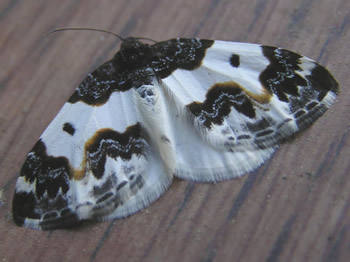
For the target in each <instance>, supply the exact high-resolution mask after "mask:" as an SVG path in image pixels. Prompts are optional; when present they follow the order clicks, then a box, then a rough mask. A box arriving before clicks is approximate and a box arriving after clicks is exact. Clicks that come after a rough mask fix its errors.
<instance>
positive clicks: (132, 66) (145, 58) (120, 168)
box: [13, 37, 338, 230]
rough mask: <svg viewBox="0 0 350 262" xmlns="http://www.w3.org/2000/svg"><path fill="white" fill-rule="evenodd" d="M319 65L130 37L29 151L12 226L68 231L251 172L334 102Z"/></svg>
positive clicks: (258, 49) (247, 50) (272, 52)
mask: <svg viewBox="0 0 350 262" xmlns="http://www.w3.org/2000/svg"><path fill="white" fill-rule="evenodd" d="M337 92H338V84H337V82H336V80H335V79H334V78H333V76H332V75H331V74H330V72H328V71H327V69H325V68H324V67H323V66H321V65H319V64H317V63H316V62H315V61H313V60H311V59H309V58H307V57H305V56H302V55H299V54H296V53H294V52H292V51H288V50H285V49H282V48H276V47H271V46H264V45H257V44H249V43H237V42H227V41H218V40H203V39H185V38H177V39H171V40H167V41H163V42H157V43H155V44H152V45H149V44H147V43H144V41H143V42H142V41H140V39H137V38H132V37H129V38H126V39H124V40H123V41H122V43H121V47H120V50H119V51H118V52H117V53H116V54H115V56H114V57H113V58H112V59H111V60H110V61H108V62H106V63H104V64H103V65H101V66H100V67H98V68H97V69H96V70H95V71H94V72H92V73H90V74H89V75H88V76H87V77H86V78H85V79H84V80H83V82H82V83H81V84H80V85H79V87H78V88H77V89H76V90H75V91H74V93H73V95H72V96H71V98H70V99H69V100H68V102H67V103H66V104H65V105H64V106H63V108H62V109H61V110H60V112H59V113H58V115H57V116H56V117H55V118H54V120H53V121H52V122H51V124H50V125H49V126H48V127H47V129H46V130H45V131H44V133H43V134H42V135H41V137H40V139H39V141H38V142H37V143H36V144H35V145H34V147H33V149H32V150H31V151H30V152H29V153H28V156H27V159H26V160H25V163H24V165H23V167H22V169H21V171H20V175H19V178H18V180H17V183H16V189H15V193H14V198H13V218H14V221H15V222H16V224H17V225H21V226H26V227H29V228H34V229H43V230H51V229H56V228H67V227H71V226H74V225H76V224H79V223H80V222H81V221H84V220H110V219H116V218H123V217H126V216H128V215H131V214H133V213H136V212H137V211H140V210H141V209H143V208H145V207H147V206H149V205H150V204H151V203H152V202H154V201H155V200H156V199H158V198H159V197H160V196H161V195H162V194H163V193H164V192H165V191H166V189H167V188H168V187H169V186H170V184H171V182H172V180H173V177H174V176H176V177H179V178H182V179H188V180H191V181H198V182H217V181H222V180H226V179H231V178H235V177H239V176H241V175H243V174H246V173H249V172H251V171H253V170H254V169H256V168H257V167H259V166H260V165H261V164H262V163H264V161H266V160H267V159H268V158H269V157H270V156H271V154H272V153H273V152H274V151H275V150H276V148H277V147H278V145H279V144H280V143H282V142H283V141H285V140H286V139H288V138H289V137H291V136H293V135H294V134H296V133H298V132H300V131H302V130H304V129H305V128H307V127H308V126H310V125H311V124H312V123H313V122H314V121H315V120H316V119H317V118H318V117H320V116H321V115H322V114H323V113H324V112H325V111H326V110H327V109H328V108H329V107H330V106H331V104H332V103H333V102H334V101H335V98H336V95H337Z"/></svg>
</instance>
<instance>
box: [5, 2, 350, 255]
mask: <svg viewBox="0 0 350 262" xmlns="http://www.w3.org/2000/svg"><path fill="white" fill-rule="evenodd" d="M349 10H350V1H348V0H336V1H329V0H317V1H313V0H296V1H290V0H280V1H278V0H255V1H239V0H232V1H220V0H204V1H200V0H191V1H186V0H182V1H172V0H164V1H157V0H148V1H136V0H135V1H134V0H125V1H112V0H103V1H93V0H91V1H87V0H85V1H58V0H56V1H44V0H37V1H18V0H13V1H10V0H7V1H6V0H5V1H2V2H0V29H1V30H0V31H1V38H0V64H1V70H0V134H1V136H0V165H1V175H0V236H1V237H0V260H1V261H78V259H79V261H88V260H90V261H350V249H349V244H350V233H349V227H350V224H349V221H350V201H349V200H350V179H348V174H349V173H350V161H349V159H350V138H349V132H350V126H349V123H350V91H349V88H348V87H349V86H350V80H349V77H348V73H349V71H350V68H349V61H350V52H349V43H350V32H349V29H350V24H349V23H350V13H349ZM73 26H84V27H94V28H103V29H107V30H111V31H113V32H116V33H119V34H121V35H123V36H130V35H133V36H144V37H149V38H152V39H155V40H164V39H168V38H171V37H177V36H184V37H194V36H195V37H201V38H212V39H222V40H233V41H248V42H258V43H263V44H269V45H274V46H282V47H284V48H287V49H292V50H296V51H297V52H299V53H301V54H304V55H307V56H309V57H312V58H314V59H316V60H318V61H319V62H320V63H321V64H323V65H325V66H326V67H327V68H329V69H330V71H331V72H333V73H334V75H335V77H336V78H337V80H338V81H339V83H340V88H341V93H340V96H339V99H338V102H337V103H336V104H335V105H334V106H333V107H332V108H331V110H330V111H329V112H327V113H326V114H325V115H324V116H323V117H322V118H321V119H320V120H318V121H317V122H316V123H315V124H314V125H313V126H312V127H311V128H310V129H308V130H307V131H306V132H304V133H303V134H301V135H300V136H298V137H297V138H296V139H294V140H293V141H292V142H291V143H287V144H285V145H283V146H282V147H281V148H280V149H279V150H278V151H277V153H276V154H275V155H274V157H273V158H272V159H271V160H270V161H268V163H266V164H265V165H263V166H262V167H261V168H259V169H258V170H257V171H256V172H254V173H252V174H250V175H246V176H244V177H242V178H240V179H236V180H232V181H227V182H222V183H217V184H194V183H191V182H187V181H182V180H175V181H174V183H173V184H172V186H171V187H170V189H169V190H168V192H167V193H166V194H165V195H164V196H163V197H161V198H160V200H158V201H157V202H156V203H154V204H153V205H151V206H150V207H149V208H147V209H146V210H144V211H143V212H140V213H138V214H136V215H133V216H131V217H129V218H127V219H123V220H117V221H113V222H105V223H90V224H88V225H86V226H82V227H80V228H77V229H73V230H57V231H53V232H41V231H35V230H30V229H25V228H19V227H17V226H15V224H14V223H13V221H12V218H11V201H12V195H13V191H14V185H15V181H16V178H17V174H18V172H19V169H20V167H21V164H22V163H23V161H24V159H25V156H26V153H27V152H28V151H29V150H30V149H31V147H32V146H33V144H34V143H35V142H36V140H37V138H38V137H39V135H40V134H41V132H42V131H43V130H44V128H45V127H46V126H47V125H48V123H49V122H50V121H51V120H52V119H53V117H54V116H55V114H56V113H57V112H58V110H59V109H60V107H61V106H62V105H63V103H64V102H65V101H66V100H67V99H68V97H69V96H70V94H71V93H72V92H73V90H74V88H75V87H76V86H77V85H78V84H79V82H80V81H81V80H82V78H83V77H84V75H86V74H87V73H88V72H89V71H91V70H92V69H93V68H95V67H97V66H98V65H99V64H101V63H102V62H103V61H105V60H107V58H109V57H111V56H112V55H113V53H115V52H116V51H117V50H118V48H119V47H118V46H119V40H117V39H115V38H113V37H111V36H108V35H103V34H100V33H94V32H76V31H74V32H65V33H57V34H54V35H50V36H49V37H46V38H42V36H43V35H44V34H45V33H46V32H48V31H49V30H51V29H53V28H57V27H73Z"/></svg>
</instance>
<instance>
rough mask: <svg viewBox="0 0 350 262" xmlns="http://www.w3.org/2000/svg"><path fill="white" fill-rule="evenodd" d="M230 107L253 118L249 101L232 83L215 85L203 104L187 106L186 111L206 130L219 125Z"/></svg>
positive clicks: (228, 112)
mask: <svg viewBox="0 0 350 262" xmlns="http://www.w3.org/2000/svg"><path fill="white" fill-rule="evenodd" d="M231 107H234V108H235V109H236V110H237V111H238V112H239V113H241V114H243V115H245V116H247V117H249V118H254V117H255V109H254V106H253V104H252V102H251V100H250V99H249V98H248V97H247V95H246V94H245V93H244V91H243V89H242V88H241V87H240V86H239V85H238V84H237V83H234V82H232V83H231V82H230V83H221V84H215V85H214V86H212V87H211V88H210V89H209V91H208V93H207V95H206V99H205V101H204V102H203V103H200V102H193V103H191V104H189V105H187V108H188V110H189V111H190V112H191V113H192V114H193V115H194V116H195V117H196V118H197V119H198V120H199V122H201V123H202V124H203V125H204V126H205V127H207V128H210V127H211V125H212V124H215V125H221V124H222V123H223V121H224V118H225V117H226V116H228V115H229V114H230V112H231Z"/></svg>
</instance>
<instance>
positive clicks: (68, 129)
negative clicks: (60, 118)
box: [62, 122, 75, 136]
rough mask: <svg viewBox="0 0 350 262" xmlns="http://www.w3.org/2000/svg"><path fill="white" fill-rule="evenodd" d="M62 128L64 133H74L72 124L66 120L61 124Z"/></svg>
mask: <svg viewBox="0 0 350 262" xmlns="http://www.w3.org/2000/svg"><path fill="white" fill-rule="evenodd" d="M62 130H63V131H65V132H66V133H68V134H70V135H71V136H73V135H74V133H75V128H74V126H73V125H72V124H71V123H68V122H67V123H64V124H63V128H62Z"/></svg>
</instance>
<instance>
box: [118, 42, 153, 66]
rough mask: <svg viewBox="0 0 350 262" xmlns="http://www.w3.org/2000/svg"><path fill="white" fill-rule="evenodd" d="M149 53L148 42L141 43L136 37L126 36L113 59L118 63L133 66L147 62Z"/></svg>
mask: <svg viewBox="0 0 350 262" xmlns="http://www.w3.org/2000/svg"><path fill="white" fill-rule="evenodd" d="M150 54H151V48H150V46H149V45H148V44H145V43H142V42H141V41H139V40H138V38H134V37H128V38H125V39H123V41H122V43H121V46H120V50H119V52H118V53H117V54H116V55H115V59H116V60H117V61H118V63H120V65H123V66H127V67H134V66H140V63H141V64H142V63H147V61H148V57H149V56H150Z"/></svg>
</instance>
